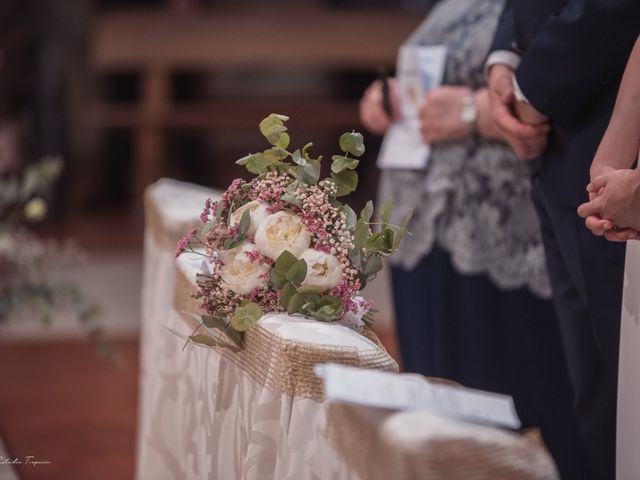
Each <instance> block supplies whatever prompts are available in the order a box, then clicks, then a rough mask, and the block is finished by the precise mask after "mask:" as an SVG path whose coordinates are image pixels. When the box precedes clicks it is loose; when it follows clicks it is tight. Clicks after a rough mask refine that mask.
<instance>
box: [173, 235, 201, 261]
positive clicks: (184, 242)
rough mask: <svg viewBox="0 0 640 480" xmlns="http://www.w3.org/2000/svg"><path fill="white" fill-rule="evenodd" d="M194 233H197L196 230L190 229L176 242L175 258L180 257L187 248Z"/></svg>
mask: <svg viewBox="0 0 640 480" xmlns="http://www.w3.org/2000/svg"><path fill="white" fill-rule="evenodd" d="M196 233H198V229H197V228H192V229H191V230H189V231H188V232H187V233H185V234H184V235H183V236H182V238H181V239H180V240H179V241H178V244H177V245H176V258H178V257H179V256H180V255H182V254H183V253H184V251H185V250H186V249H187V247H188V246H189V242H191V239H192V238H193V236H194V235H195V234H196Z"/></svg>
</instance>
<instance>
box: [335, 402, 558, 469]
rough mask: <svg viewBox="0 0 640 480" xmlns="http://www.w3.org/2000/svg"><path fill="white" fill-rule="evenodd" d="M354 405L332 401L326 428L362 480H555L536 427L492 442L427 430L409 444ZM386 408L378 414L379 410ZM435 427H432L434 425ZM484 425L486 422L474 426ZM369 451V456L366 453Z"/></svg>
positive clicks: (479, 438) (549, 459)
mask: <svg viewBox="0 0 640 480" xmlns="http://www.w3.org/2000/svg"><path fill="white" fill-rule="evenodd" d="M356 408H357V407H354V406H351V405H346V404H340V403H332V404H330V405H329V408H328V412H327V426H326V434H327V437H328V439H329V441H330V442H331V444H332V445H333V447H334V448H335V450H336V451H337V452H341V456H342V458H343V460H344V461H345V462H346V463H347V465H349V467H350V468H351V469H353V470H354V471H355V472H357V473H358V474H359V476H360V478H363V479H364V478H366V479H367V480H387V479H391V478H392V479H394V480H418V479H422V478H424V479H429V480H438V479H442V480H444V479H458V478H460V479H463V478H464V479H465V480H486V479H491V480H512V479H518V480H557V479H558V474H557V471H556V468H555V465H554V463H553V460H552V459H551V456H550V455H549V453H548V452H547V450H546V448H545V445H544V443H543V442H542V438H541V436H540V433H539V431H538V430H535V429H533V430H529V431H528V432H526V433H525V434H523V435H515V434H514V436H513V441H512V442H509V443H505V442H504V441H501V442H495V443H492V442H490V441H488V440H487V438H486V433H485V434H484V435H482V434H480V435H479V436H478V437H477V438H474V436H473V435H468V436H465V437H464V438H463V437H459V438H456V437H452V436H448V435H446V434H444V435H442V432H440V434H438V433H439V432H438V431H433V432H430V433H431V435H427V436H425V439H424V440H423V441H422V442H421V443H419V444H418V443H416V444H415V445H412V447H411V448H401V447H399V446H398V445H397V444H391V443H390V442H389V441H388V440H387V439H386V438H385V437H384V435H382V434H381V431H380V425H381V423H382V419H381V418H378V419H376V420H371V419H368V418H364V417H363V416H361V415H360V414H359V413H358V412H357V410H356ZM384 415H388V414H384V413H383V414H382V416H384ZM436 428H437V427H436ZM478 428H479V429H488V428H489V427H478ZM372 452H375V458H372Z"/></svg>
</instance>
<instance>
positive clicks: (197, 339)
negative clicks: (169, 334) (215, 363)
mask: <svg viewBox="0 0 640 480" xmlns="http://www.w3.org/2000/svg"><path fill="white" fill-rule="evenodd" d="M189 340H191V341H192V342H194V343H198V344H200V345H205V346H207V347H215V346H216V345H217V343H218V342H216V340H215V339H214V338H213V337H212V336H211V335H203V334H198V335H191V336H190V337H189Z"/></svg>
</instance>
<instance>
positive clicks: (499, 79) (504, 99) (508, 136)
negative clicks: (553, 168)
mask: <svg viewBox="0 0 640 480" xmlns="http://www.w3.org/2000/svg"><path fill="white" fill-rule="evenodd" d="M513 77H514V72H513V69H511V68H510V67H509V66H507V65H502V64H497V65H493V66H492V67H491V70H489V97H490V100H491V110H492V113H493V119H494V120H495V123H496V125H497V126H498V128H499V130H500V131H501V133H502V137H503V138H504V140H505V141H506V142H507V143H509V145H511V148H512V149H513V151H514V152H515V154H516V155H517V156H518V157H519V158H521V159H523V160H531V159H534V158H536V157H538V156H540V155H541V154H542V152H544V150H545V148H546V147H547V137H548V133H549V123H548V119H547V117H545V116H544V115H543V114H541V113H540V112H538V111H537V110H536V109H535V108H534V107H533V106H532V105H530V104H528V103H525V102H522V101H519V100H517V99H516V96H515V87H514V83H513Z"/></svg>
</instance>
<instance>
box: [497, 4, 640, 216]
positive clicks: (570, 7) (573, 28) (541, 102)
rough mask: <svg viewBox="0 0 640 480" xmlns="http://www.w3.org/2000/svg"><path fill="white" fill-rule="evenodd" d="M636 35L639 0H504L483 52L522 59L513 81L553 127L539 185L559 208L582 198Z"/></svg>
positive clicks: (639, 19)
mask: <svg viewBox="0 0 640 480" xmlns="http://www.w3.org/2000/svg"><path fill="white" fill-rule="evenodd" d="M639 34H640V0H507V3H506V6H505V9H504V12H503V14H502V17H501V20H500V22H499V25H498V29H497V32H496V36H495V40H494V44H493V47H492V49H491V50H492V51H493V50H499V49H506V50H512V51H516V52H517V53H519V54H521V55H522V63H521V64H520V66H519V67H518V69H517V71H516V78H517V80H518V84H519V85H520V88H521V89H522V91H523V93H524V94H525V96H526V97H527V99H528V100H529V101H530V102H531V103H532V104H533V105H534V106H535V107H536V108H537V109H538V110H539V111H541V112H542V113H544V114H545V115H547V116H548V117H549V118H550V119H551V122H552V124H553V126H554V127H555V128H554V133H553V136H552V138H551V143H550V147H549V150H548V151H547V152H546V154H545V155H544V156H543V158H542V167H541V168H542V170H541V182H542V188H543V190H544V192H545V194H546V195H548V196H550V197H552V198H553V199H554V200H556V201H557V202H559V203H560V204H561V205H564V206H566V207H568V208H574V207H577V206H578V205H579V204H580V203H582V201H584V200H585V199H586V193H585V187H586V185H587V183H588V181H589V166H590V163H591V160H592V159H593V156H594V154H595V151H596V149H597V146H598V144H599V142H600V139H601V138H602V135H603V134H604V131H605V129H606V127H607V125H608V122H609V118H610V116H611V112H612V111H613V105H614V102H615V95H616V93H617V89H618V85H619V82H620V79H621V76H622V73H623V71H624V67H625V64H626V61H627V59H628V57H629V54H630V52H631V48H632V47H633V44H634V42H635V40H636V38H637V37H638V35H639Z"/></svg>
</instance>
